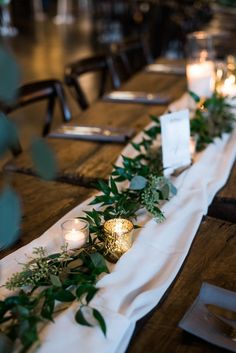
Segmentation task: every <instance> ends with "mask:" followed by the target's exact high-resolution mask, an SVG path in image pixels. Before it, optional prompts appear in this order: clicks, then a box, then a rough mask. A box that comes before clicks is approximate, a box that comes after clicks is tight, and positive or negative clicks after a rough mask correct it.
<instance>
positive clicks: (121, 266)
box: [0, 102, 236, 353]
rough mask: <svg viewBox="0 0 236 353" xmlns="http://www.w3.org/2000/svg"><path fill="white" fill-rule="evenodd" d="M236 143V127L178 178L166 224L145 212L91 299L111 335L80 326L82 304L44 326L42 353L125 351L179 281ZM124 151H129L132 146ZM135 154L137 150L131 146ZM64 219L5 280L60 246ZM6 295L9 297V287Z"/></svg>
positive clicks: (19, 255)
mask: <svg viewBox="0 0 236 353" xmlns="http://www.w3.org/2000/svg"><path fill="white" fill-rule="evenodd" d="M178 104H179V102H178ZM181 108H182V107H181ZM139 137H140V136H139ZM235 141H236V131H234V132H233V133H232V134H231V135H230V136H229V135H224V137H223V139H222V140H220V139H216V140H215V142H214V144H211V145H209V146H208V147H207V148H206V150H204V152H202V153H201V155H200V158H199V159H198V161H197V162H196V163H195V164H194V165H193V166H192V167H191V168H190V169H188V170H186V171H185V172H183V173H182V174H181V175H180V176H179V177H177V178H174V179H173V182H174V183H175V185H177V186H178V194H177V196H175V197H173V198H172V200H171V201H170V202H168V203H166V204H165V205H164V206H163V211H164V213H165V215H166V221H165V222H163V223H162V224H157V223H155V221H154V220H153V219H151V218H150V217H149V216H148V215H147V214H143V215H140V219H139V221H140V222H141V223H142V224H143V228H141V229H139V230H137V231H136V232H135V242H134V245H133V246H132V248H131V249H130V250H129V251H128V252H127V253H126V254H125V255H123V256H122V257H121V259H120V260H119V261H118V262H117V264H116V265H114V267H113V270H112V272H111V273H110V274H107V275H105V276H104V277H103V278H102V279H101V280H100V281H99V282H98V284H97V285H98V287H99V288H100V291H99V292H98V294H97V295H96V296H95V298H94V299H93V301H92V302H91V305H92V306H93V307H96V308H98V309H99V310H100V311H101V312H102V314H103V315H104V318H105V320H106V324H107V328H108V333H107V338H105V337H104V336H103V334H102V332H101V330H100V329H99V328H98V327H96V328H90V327H83V326H79V325H78V324H76V323H75V321H74V314H75V311H76V307H77V305H76V304H73V305H72V306H71V307H70V308H69V309H68V310H66V311H65V312H63V313H61V314H60V316H59V317H57V319H56V321H55V323H54V324H49V325H47V326H46V328H45V329H44V330H43V332H42V334H41V335H40V336H41V342H42V345H41V347H40V348H39V349H38V350H37V353H50V352H52V351H56V352H57V353H64V352H65V351H67V352H69V353H77V352H78V349H79V350H80V351H81V352H86V353H92V352H102V353H122V352H124V351H125V350H126V348H127V345H128V343H129V340H130V338H131V335H132V333H133V330H134V327H135V322H136V321H137V320H138V319H140V318H141V317H143V316H144V315H145V314H147V313H148V312H149V311H150V310H151V309H152V308H153V307H154V306H155V305H156V304H157V303H158V302H159V300H160V299H161V298H162V296H163V294H164V293H165V291H166V290H167V289H168V287H169V286H170V284H171V283H172V281H173V280H174V278H175V276H176V275H177V273H178V271H179V269H180V267H181V265H182V263H183V261H184V259H185V257H186V255H187V253H188V251H189V248H190V246H191V243H192V241H193V239H194V236H195V234H196V232H197V229H198V227H199V224H200V222H201V219H202V216H203V215H204V214H206V213H207V208H208V205H209V203H210V202H211V201H212V198H213V197H214V195H215V193H216V192H217V191H218V190H219V189H220V188H221V187H222V186H223V185H224V183H225V182H226V180H227V177H228V175H229V172H230V169H231V167H232V164H233V162H234V160H235V154H236V143H235ZM123 154H126V155H127V149H126V150H125V151H124V152H123ZM132 155H133V150H130V156H132ZM87 202H88V201H87ZM87 202H86V203H87ZM86 203H83V204H81V205H79V206H77V207H76V208H74V209H73V210H72V211H71V212H69V214H67V215H66V216H65V217H64V218H63V219H65V218H71V217H73V216H78V215H80V214H81V212H82V210H83V209H85V208H86ZM63 219H61V220H60V221H59V222H57V224H55V225H54V226H53V227H51V228H50V229H49V230H48V231H47V232H45V233H44V234H43V235H42V236H41V237H40V238H38V239H37V240H35V241H33V242H32V243H30V244H28V245H26V246H25V247H23V248H21V249H19V250H17V251H16V252H15V253H13V254H11V255H9V256H7V257H6V258H4V259H3V260H2V261H1V262H0V264H1V271H2V273H1V274H2V278H1V280H2V282H5V280H6V278H7V276H8V275H9V274H11V273H12V272H15V271H16V269H17V267H18V265H17V266H16V265H15V261H14V259H17V260H18V261H20V262H21V261H23V260H24V259H23V254H24V253H26V252H27V253H29V252H30V250H31V249H32V248H33V247H35V246H39V245H42V246H47V247H48V248H49V249H50V251H56V250H57V249H58V248H59V246H60V244H61V240H60V224H61V223H62V221H63ZM0 294H2V295H3V294H4V293H3V291H1V292H0Z"/></svg>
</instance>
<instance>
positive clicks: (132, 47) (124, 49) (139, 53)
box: [110, 38, 153, 78]
mask: <svg viewBox="0 0 236 353" xmlns="http://www.w3.org/2000/svg"><path fill="white" fill-rule="evenodd" d="M110 50H111V53H112V54H113V55H114V56H116V57H117V58H118V59H120V61H121V63H122V66H123V68H124V70H125V73H126V78H129V77H131V76H132V75H133V74H134V73H135V72H137V71H139V70H140V69H142V68H143V67H144V66H145V65H148V64H151V63H152V62H153V57H152V54H151V51H150V48H149V45H148V43H147V40H146V38H132V39H128V40H125V41H124V42H120V43H112V44H111V47H110Z"/></svg>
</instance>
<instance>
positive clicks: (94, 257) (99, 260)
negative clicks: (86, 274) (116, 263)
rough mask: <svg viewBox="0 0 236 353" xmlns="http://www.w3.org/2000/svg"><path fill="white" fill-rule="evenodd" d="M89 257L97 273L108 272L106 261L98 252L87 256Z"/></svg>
mask: <svg viewBox="0 0 236 353" xmlns="http://www.w3.org/2000/svg"><path fill="white" fill-rule="evenodd" d="M89 257H90V259H91V261H92V263H93V265H94V267H95V268H96V269H97V270H98V271H99V273H102V272H108V268H107V265H106V261H105V259H104V257H103V256H102V255H101V254H100V253H99V252H94V253H92V254H89Z"/></svg>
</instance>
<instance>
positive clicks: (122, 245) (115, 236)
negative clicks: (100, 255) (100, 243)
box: [103, 218, 134, 262]
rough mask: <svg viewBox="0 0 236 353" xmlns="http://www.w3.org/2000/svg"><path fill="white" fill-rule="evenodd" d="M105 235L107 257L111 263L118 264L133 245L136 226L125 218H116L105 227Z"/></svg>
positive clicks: (107, 222) (106, 223) (105, 253)
mask: <svg viewBox="0 0 236 353" xmlns="http://www.w3.org/2000/svg"><path fill="white" fill-rule="evenodd" d="M103 230H104V235H105V252H104V255H105V257H106V258H107V259H108V260H109V261H110V262H117V261H118V260H119V258H120V257H121V256H122V255H123V254H124V253H125V252H126V251H128V250H129V249H130V248H131V246H132V243H133V230H134V226H133V223H132V222H131V221H129V220H128V219H125V218H114V219H110V220H109V221H106V222H105V223H104V225H103Z"/></svg>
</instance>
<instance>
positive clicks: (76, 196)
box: [0, 174, 94, 258]
mask: <svg viewBox="0 0 236 353" xmlns="http://www.w3.org/2000/svg"><path fill="white" fill-rule="evenodd" d="M10 179H11V180H10V182H11V185H12V187H13V188H14V189H15V191H16V192H17V193H18V195H19V197H20V199H21V202H22V211H23V218H22V228H21V237H20V239H19V240H18V241H17V243H15V244H14V245H13V246H12V247H11V248H9V249H7V250H4V251H3V250H2V251H0V258H2V257H4V256H6V255H7V254H9V253H11V252H13V251H15V250H16V249H18V248H20V247H21V246H23V245H25V244H27V243H29V242H30V241H32V240H33V239H35V238H38V237H39V236H40V235H41V234H42V233H43V232H45V231H46V230H47V229H48V228H49V227H51V226H52V225H53V224H54V223H56V222H57V221H58V220H59V219H60V218H61V217H62V216H64V215H65V214H66V213H67V212H69V211H70V210H71V209H72V208H73V207H75V206H76V205H78V204H80V203H81V202H82V201H84V200H86V199H87V198H88V197H89V196H91V195H92V193H93V192H94V191H93V190H92V189H86V188H83V187H80V186H76V185H70V184H66V183H59V182H48V181H42V180H40V179H38V178H36V177H33V176H29V175H23V174H15V175H11V176H10Z"/></svg>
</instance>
